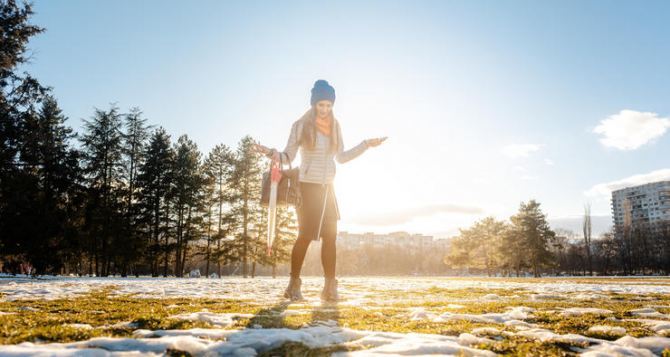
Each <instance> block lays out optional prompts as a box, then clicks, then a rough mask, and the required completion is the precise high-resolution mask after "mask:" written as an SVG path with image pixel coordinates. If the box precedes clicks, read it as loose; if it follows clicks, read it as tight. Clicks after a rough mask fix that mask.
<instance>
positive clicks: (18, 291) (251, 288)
mask: <svg viewBox="0 0 670 357" xmlns="http://www.w3.org/2000/svg"><path fill="white" fill-rule="evenodd" d="M2 280H3V281H2V282H0V293H1V294H2V295H3V297H2V300H6V301H13V300H21V299H60V298H72V297H79V296H81V295H83V294H87V293H89V292H91V291H93V290H100V289H102V288H105V287H108V286H113V287H114V288H113V290H112V291H111V292H110V294H112V295H132V296H134V297H139V298H220V297H226V298H228V299H237V300H250V301H254V302H257V303H260V304H265V303H276V301H277V300H278V299H281V296H282V293H283V290H284V288H285V287H286V284H287V283H288V277H283V278H278V279H272V278H271V277H257V278H255V279H244V278H242V277H237V276H235V277H223V278H221V279H183V278H150V277H140V278H135V277H127V278H121V277H106V278H101V277H74V278H72V277H62V276H61V277H44V278H40V279H34V278H26V277H18V276H17V277H7V278H3V279H2ZM581 280H582V282H576V281H571V280H569V279H555V280H551V281H544V282H534V281H528V282H523V281H510V280H506V279H451V278H449V277H345V278H342V279H341V280H340V291H339V292H340V295H341V296H342V297H343V298H344V301H343V302H342V305H344V306H362V305H366V304H368V303H370V302H375V303H376V304H378V305H380V304H392V303H396V302H407V301H413V300H416V295H415V294H406V295H407V296H406V297H404V296H403V294H388V296H385V294H370V293H369V292H370V291H388V292H403V293H404V292H408V291H412V292H420V291H423V290H429V289H430V288H437V289H447V290H459V289H469V288H474V289H505V290H510V291H514V292H522V291H523V292H525V293H531V294H533V295H530V298H531V299H533V300H537V301H540V300H547V299H563V300H564V299H571V298H572V297H575V298H590V297H594V298H595V297H597V296H598V295H594V294H600V295H603V296H605V295H607V294H609V293H618V294H632V295H636V296H638V297H640V298H644V296H643V295H645V294H670V284H667V283H666V282H665V281H664V280H661V279H658V280H654V281H649V282H647V281H645V282H631V281H630V280H631V279H629V278H625V279H616V278H613V279H609V280H607V281H601V280H597V281H594V282H593V283H584V282H583V279H581ZM322 287H323V279H322V278H319V277H304V279H303V293H304V295H305V297H306V298H307V301H308V303H310V304H318V303H320V300H319V298H318V294H319V292H320V290H321V288H322ZM579 294H582V296H580V295H579ZM589 294H591V295H589ZM426 296H427V298H430V299H432V300H435V299H442V298H441V297H440V296H439V294H438V295H435V294H428V295H426ZM444 299H446V298H444ZM464 300H465V301H471V300H472V299H464ZM450 302H453V301H450ZM446 303H447V302H445V304H446Z"/></svg>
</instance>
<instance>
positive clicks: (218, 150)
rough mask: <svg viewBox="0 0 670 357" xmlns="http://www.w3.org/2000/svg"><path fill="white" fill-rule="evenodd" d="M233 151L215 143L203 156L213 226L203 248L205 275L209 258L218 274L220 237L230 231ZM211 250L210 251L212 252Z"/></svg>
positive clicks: (223, 237) (221, 253)
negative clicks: (206, 154) (215, 266)
mask: <svg viewBox="0 0 670 357" xmlns="http://www.w3.org/2000/svg"><path fill="white" fill-rule="evenodd" d="M233 160H234V158H233V153H232V152H231V151H230V149H229V148H228V147H227V146H226V145H217V146H215V147H214V149H212V151H211V152H210V153H209V155H208V156H207V159H206V160H205V163H204V166H203V168H204V172H205V175H206V177H207V180H208V181H207V182H208V183H209V184H210V185H211V187H210V189H211V192H210V195H211V196H210V197H211V200H210V201H209V202H208V204H209V211H210V213H209V219H211V220H212V221H213V224H214V226H208V231H209V234H208V235H207V237H208V238H207V247H206V251H205V256H206V261H207V263H206V268H205V272H206V274H207V275H208V276H209V264H210V261H211V260H212V258H214V259H215V260H216V262H217V273H218V274H219V276H221V260H222V259H221V258H223V257H224V256H225V251H223V250H222V248H225V246H224V245H223V239H225V238H226V236H227V235H228V234H229V233H230V231H231V229H230V227H231V223H232V222H231V214H230V204H231V200H232V195H231V188H230V186H231V179H232V173H233ZM213 250H214V251H213Z"/></svg>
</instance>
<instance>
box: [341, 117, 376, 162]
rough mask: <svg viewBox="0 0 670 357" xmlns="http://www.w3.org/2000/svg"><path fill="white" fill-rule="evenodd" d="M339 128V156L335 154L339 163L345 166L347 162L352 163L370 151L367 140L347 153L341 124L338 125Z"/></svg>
mask: <svg viewBox="0 0 670 357" xmlns="http://www.w3.org/2000/svg"><path fill="white" fill-rule="evenodd" d="M336 127H337V154H335V160H337V162H338V163H340V164H344V163H345V162H347V161H351V160H353V159H355V158H357V157H359V156H360V155H361V154H362V153H364V152H365V150H367V149H368V147H369V146H368V144H367V142H366V141H365V140H363V141H361V143H360V144H358V145H356V146H354V147H353V148H351V149H349V150H347V151H345V150H344V140H343V139H342V129H341V128H340V124H339V123H338V124H337V125H336Z"/></svg>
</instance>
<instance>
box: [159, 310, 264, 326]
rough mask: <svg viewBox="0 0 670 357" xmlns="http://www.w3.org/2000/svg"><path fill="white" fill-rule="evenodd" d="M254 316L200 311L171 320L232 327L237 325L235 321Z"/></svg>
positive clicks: (180, 315)
mask: <svg viewBox="0 0 670 357" xmlns="http://www.w3.org/2000/svg"><path fill="white" fill-rule="evenodd" d="M254 316H255V315H253V314H238V313H220V314H218V313H214V312H209V311H200V312H193V313H185V314H179V315H173V316H170V318H171V319H177V320H186V321H201V322H206V323H209V324H212V325H214V326H222V327H230V326H232V325H234V324H235V321H236V320H238V319H240V318H252V317H254Z"/></svg>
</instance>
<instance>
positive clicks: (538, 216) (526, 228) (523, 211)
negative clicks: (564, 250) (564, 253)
mask: <svg viewBox="0 0 670 357" xmlns="http://www.w3.org/2000/svg"><path fill="white" fill-rule="evenodd" d="M510 221H511V222H512V232H513V236H514V237H515V240H516V239H518V240H519V241H515V242H514V244H513V246H514V247H519V248H522V249H521V250H520V252H521V253H519V254H524V255H525V256H526V257H527V259H528V264H529V265H530V267H531V268H532V270H533V276H535V277H540V269H542V268H544V267H547V266H549V265H550V264H551V263H552V255H551V252H550V250H549V246H550V244H551V243H552V242H553V239H554V237H555V236H556V233H554V231H552V230H551V228H550V227H549V223H547V218H546V216H545V214H544V213H542V211H541V210H540V204H539V203H538V202H536V201H535V200H530V201H529V202H528V203H523V202H522V203H521V205H520V207H519V212H518V213H517V214H516V215H514V216H512V217H510Z"/></svg>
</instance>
